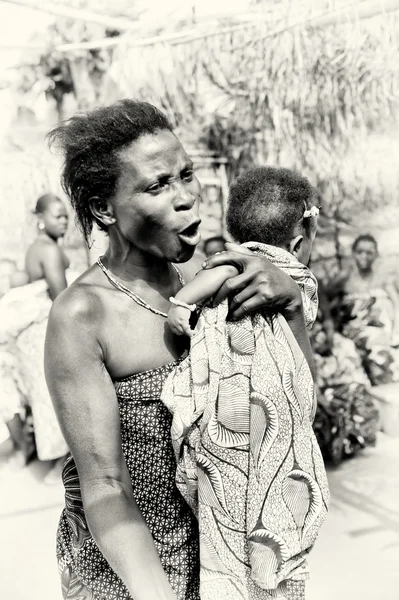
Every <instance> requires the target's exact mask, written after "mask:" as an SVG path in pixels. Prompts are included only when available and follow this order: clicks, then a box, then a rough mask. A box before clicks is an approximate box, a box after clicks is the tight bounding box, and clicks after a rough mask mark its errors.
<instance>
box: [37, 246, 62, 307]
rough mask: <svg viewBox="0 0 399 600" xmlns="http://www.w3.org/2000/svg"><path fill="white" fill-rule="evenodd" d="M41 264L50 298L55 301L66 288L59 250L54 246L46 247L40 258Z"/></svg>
mask: <svg viewBox="0 0 399 600" xmlns="http://www.w3.org/2000/svg"><path fill="white" fill-rule="evenodd" d="M41 264H42V267H43V273H44V278H45V280H46V282H47V285H48V289H49V294H50V298H51V299H52V300H55V299H56V297H57V296H58V295H59V294H60V293H61V292H63V291H64V290H65V289H66V288H67V286H68V284H67V280H66V277H65V267H64V260H63V256H62V252H61V249H60V248H59V247H58V246H56V245H51V246H50V245H48V246H46V248H45V252H43V256H42V258H41Z"/></svg>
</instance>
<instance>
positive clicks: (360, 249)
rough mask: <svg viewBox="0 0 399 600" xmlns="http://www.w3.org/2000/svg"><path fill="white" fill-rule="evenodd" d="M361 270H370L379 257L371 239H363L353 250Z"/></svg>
mask: <svg viewBox="0 0 399 600" xmlns="http://www.w3.org/2000/svg"><path fill="white" fill-rule="evenodd" d="M353 255H354V257H355V261H356V265H357V267H358V269H359V271H370V269H371V267H372V266H373V263H374V261H375V259H376V257H377V248H376V247H375V244H374V242H372V241H370V240H361V241H360V242H358V244H357V245H356V248H355V250H354V251H353Z"/></svg>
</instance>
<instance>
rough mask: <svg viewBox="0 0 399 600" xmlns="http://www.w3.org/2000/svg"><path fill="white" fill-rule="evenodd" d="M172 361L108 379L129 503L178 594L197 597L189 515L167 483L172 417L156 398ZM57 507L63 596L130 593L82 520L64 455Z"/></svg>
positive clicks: (90, 599)
mask: <svg viewBox="0 0 399 600" xmlns="http://www.w3.org/2000/svg"><path fill="white" fill-rule="evenodd" d="M177 364H178V363H177V362H175V363H171V364H169V365H166V366H163V367H160V368H157V369H152V370H150V371H145V372H143V373H139V374H136V375H132V376H131V377H127V378H125V379H122V380H118V381H115V382H114V385H115V390H116V394H117V398H118V405H119V413H120V424H121V437H122V448H123V453H124V456H125V460H126V464H127V467H128V470H129V473H130V477H131V481H132V486H133V493H134V497H135V500H136V502H137V505H138V507H139V509H140V511H141V513H142V515H143V517H144V519H145V521H146V523H147V525H148V527H149V529H150V531H151V534H152V536H153V539H154V542H155V546H156V548H157V551H158V553H159V557H160V560H161V563H162V566H163V568H164V571H165V573H166V575H167V577H168V579H169V581H170V584H171V586H172V588H173V589H174V591H175V594H176V597H177V599H178V600H199V533H198V524H197V520H196V518H195V516H194V514H193V512H192V511H191V509H190V508H189V506H188V504H187V503H186V502H185V500H184V499H183V497H182V496H181V495H180V493H179V491H178V490H177V488H176V485H175V471H176V462H175V457H174V451H173V447H172V441H171V436H170V428H171V421H172V417H171V415H170V414H169V412H168V410H167V408H166V407H165V406H164V405H163V404H162V403H161V402H160V394H161V389H162V385H163V383H164V381H165V379H166V378H167V376H168V375H169V374H170V373H171V372H172V371H173V369H174V368H175V367H176V366H177ZM63 483H64V486H65V508H64V510H63V512H62V515H61V519H60V523H59V527H58V532H57V560H58V566H59V571H60V575H61V583H62V592H63V597H64V598H65V599H68V600H126V599H129V598H131V596H130V595H129V592H128V590H127V589H126V587H125V585H124V584H123V582H122V581H121V580H120V578H119V577H118V576H117V575H116V574H115V573H114V571H113V570H112V569H111V567H110V565H109V564H108V563H107V561H106V559H105V558H104V556H103V555H102V554H101V552H100V550H99V549H98V547H97V545H96V543H95V541H94V539H93V538H92V536H91V535H90V532H89V530H88V527H87V523H86V519H85V514H84V508H83V504H82V497H81V491H80V485H79V477H78V473H77V469H76V465H75V462H74V459H73V457H72V456H71V455H69V456H68V458H67V460H66V462H65V465H64V470H63Z"/></svg>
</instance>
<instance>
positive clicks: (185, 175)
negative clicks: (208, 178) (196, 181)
mask: <svg viewBox="0 0 399 600" xmlns="http://www.w3.org/2000/svg"><path fill="white" fill-rule="evenodd" d="M193 177H194V171H185V172H184V173H183V177H182V179H184V180H185V181H192V179H193Z"/></svg>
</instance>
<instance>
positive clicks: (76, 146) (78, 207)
mask: <svg viewBox="0 0 399 600" xmlns="http://www.w3.org/2000/svg"><path fill="white" fill-rule="evenodd" d="M164 129H167V130H169V131H172V129H173V128H172V125H171V124H170V122H169V121H168V119H167V118H166V116H165V115H164V114H163V113H162V112H161V111H160V110H158V109H157V108H156V107H155V106H153V105H152V104H149V103H148V102H140V101H138V100H129V99H125V100H120V101H119V102H116V103H115V104H111V105H110V106H104V107H100V108H95V109H94V110H91V111H89V112H85V113H77V114H76V115H74V116H73V117H72V118H70V119H68V120H66V121H63V122H62V123H60V124H59V125H58V126H57V127H55V128H54V129H53V130H52V131H51V132H50V133H49V134H48V138H49V142H50V146H52V145H54V144H57V145H59V146H60V147H61V149H62V150H63V153H64V166H63V171H62V175H61V183H62V187H63V189H64V191H65V193H66V194H67V195H68V197H69V198H70V201H71V204H72V206H73V208H74V210H75V212H76V217H77V221H78V224H79V226H80V228H81V230H82V232H83V234H84V236H85V239H86V241H88V240H89V237H90V234H91V232H92V229H93V222H96V223H97V225H98V227H99V228H100V229H102V230H103V231H106V230H107V227H106V226H105V225H104V224H103V223H101V221H99V220H97V219H96V218H95V217H94V215H93V214H92V212H91V209H90V200H91V199H93V198H96V197H97V198H103V199H107V200H108V199H109V198H111V197H112V196H113V194H114V193H115V191H116V186H117V182H118V178H119V175H120V169H121V163H120V160H119V159H118V156H117V153H118V151H119V150H121V149H122V148H124V147H125V146H128V145H129V144H131V143H132V142H134V141H136V140H137V139H139V138H140V137H141V136H143V135H145V134H153V133H156V132H157V131H161V130H164Z"/></svg>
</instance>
